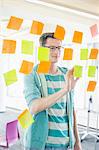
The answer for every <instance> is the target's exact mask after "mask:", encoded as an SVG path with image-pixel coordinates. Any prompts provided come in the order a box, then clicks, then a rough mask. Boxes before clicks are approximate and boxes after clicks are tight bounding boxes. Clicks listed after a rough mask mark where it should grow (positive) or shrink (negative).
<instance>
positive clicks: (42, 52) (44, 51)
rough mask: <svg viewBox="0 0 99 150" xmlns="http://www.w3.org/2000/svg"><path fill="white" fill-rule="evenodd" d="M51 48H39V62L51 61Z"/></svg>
mask: <svg viewBox="0 0 99 150" xmlns="http://www.w3.org/2000/svg"><path fill="white" fill-rule="evenodd" d="M49 50H50V49H49V48H47V47H39V48H38V60H39V61H49Z"/></svg>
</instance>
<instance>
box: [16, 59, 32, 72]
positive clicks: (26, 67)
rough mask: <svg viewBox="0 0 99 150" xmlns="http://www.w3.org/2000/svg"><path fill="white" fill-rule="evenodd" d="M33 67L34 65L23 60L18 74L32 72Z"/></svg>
mask: <svg viewBox="0 0 99 150" xmlns="http://www.w3.org/2000/svg"><path fill="white" fill-rule="evenodd" d="M33 65H34V63H32V62H30V61H26V60H23V62H22V64H21V68H20V70H19V72H21V73H24V74H29V73H31V72H32V69H33Z"/></svg>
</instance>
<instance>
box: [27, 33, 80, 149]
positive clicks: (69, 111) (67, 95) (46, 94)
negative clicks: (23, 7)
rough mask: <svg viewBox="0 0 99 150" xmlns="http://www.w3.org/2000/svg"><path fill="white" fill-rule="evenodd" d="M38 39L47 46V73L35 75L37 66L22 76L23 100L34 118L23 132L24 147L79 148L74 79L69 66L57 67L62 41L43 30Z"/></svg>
mask: <svg viewBox="0 0 99 150" xmlns="http://www.w3.org/2000/svg"><path fill="white" fill-rule="evenodd" d="M39 41H40V46H43V47H48V48H49V49H50V54H49V59H50V62H51V66H50V69H49V72H48V73H47V74H43V75H39V74H38V73H37V68H38V65H37V66H35V67H34V69H33V71H32V73H31V74H29V75H26V76H25V80H24V83H25V89H24V94H25V99H26V101H27V104H28V107H29V109H30V112H31V113H32V114H33V115H34V119H35V122H34V123H33V124H32V125H31V126H30V127H29V128H28V129H27V131H26V134H25V138H24V139H25V141H24V146H25V150H67V149H71V150H81V145H80V140H79V135H78V130H77V123H76V114H75V110H74V102H73V95H74V92H73V90H74V87H75V85H76V82H77V80H78V78H77V79H74V77H73V69H72V70H67V68H63V67H58V66H57V62H58V60H59V57H60V54H61V50H62V47H61V44H62V41H60V40H59V39H56V38H54V33H44V34H43V35H42V36H41V37H40V40H39Z"/></svg>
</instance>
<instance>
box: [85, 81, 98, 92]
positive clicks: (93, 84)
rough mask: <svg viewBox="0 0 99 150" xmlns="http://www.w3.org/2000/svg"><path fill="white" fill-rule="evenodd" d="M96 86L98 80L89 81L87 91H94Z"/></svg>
mask: <svg viewBox="0 0 99 150" xmlns="http://www.w3.org/2000/svg"><path fill="white" fill-rule="evenodd" d="M95 88H96V81H89V83H88V87H87V91H89V92H93V91H94V90H95Z"/></svg>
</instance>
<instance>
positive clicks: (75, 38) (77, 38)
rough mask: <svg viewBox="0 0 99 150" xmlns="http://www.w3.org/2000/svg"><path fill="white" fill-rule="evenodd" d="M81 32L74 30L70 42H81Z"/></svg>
mask: <svg viewBox="0 0 99 150" xmlns="http://www.w3.org/2000/svg"><path fill="white" fill-rule="evenodd" d="M82 37H83V32H79V31H74V35H73V40H72V42H75V43H82Z"/></svg>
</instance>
